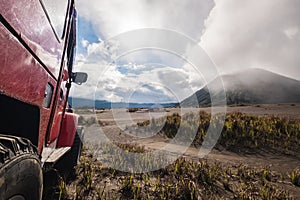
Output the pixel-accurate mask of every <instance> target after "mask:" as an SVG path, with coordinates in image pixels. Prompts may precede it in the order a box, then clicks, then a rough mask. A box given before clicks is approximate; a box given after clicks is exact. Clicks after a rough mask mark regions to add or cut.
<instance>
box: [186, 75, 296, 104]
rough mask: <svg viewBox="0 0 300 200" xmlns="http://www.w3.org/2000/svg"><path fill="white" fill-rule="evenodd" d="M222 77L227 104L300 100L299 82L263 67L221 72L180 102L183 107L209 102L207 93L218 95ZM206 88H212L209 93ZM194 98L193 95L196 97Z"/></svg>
mask: <svg viewBox="0 0 300 200" xmlns="http://www.w3.org/2000/svg"><path fill="white" fill-rule="evenodd" d="M220 78H221V79H222V80H223V83H224V89H225V92H226V100H227V104H229V105H230V104H243V103H246V104H263V103H264V104H265V103H300V81H297V80H294V79H290V78H288V77H284V76H281V75H279V74H275V73H272V72H269V71H266V70H262V69H248V70H245V71H241V72H238V73H235V74H230V75H223V76H221V77H218V78H217V79H215V80H213V81H212V82H210V83H209V84H208V85H209V87H208V86H205V87H203V88H202V89H200V90H198V91H197V92H196V93H195V94H193V95H192V96H190V97H188V98H187V99H185V100H183V101H182V106H192V105H193V106H195V105H197V102H196V101H197V100H198V103H199V105H210V103H211V100H210V93H212V94H213V95H217V96H218V95H220V93H221V91H222V88H221V87H220V86H218V85H217V83H218V82H219V79H220ZM208 88H213V89H212V91H210V92H209V90H208ZM195 97H196V98H195Z"/></svg>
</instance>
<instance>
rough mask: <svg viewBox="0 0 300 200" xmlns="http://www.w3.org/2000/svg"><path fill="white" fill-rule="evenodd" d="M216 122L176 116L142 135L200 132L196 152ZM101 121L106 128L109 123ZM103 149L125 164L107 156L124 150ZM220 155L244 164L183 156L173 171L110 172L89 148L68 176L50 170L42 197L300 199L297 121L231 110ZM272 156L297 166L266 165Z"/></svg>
mask: <svg viewBox="0 0 300 200" xmlns="http://www.w3.org/2000/svg"><path fill="white" fill-rule="evenodd" d="M210 119H211V116H210V114H208V113H206V112H200V120H199V118H198V117H197V116H195V114H189V113H187V114H185V115H183V116H180V115H179V114H177V113H170V115H169V116H167V118H166V120H163V119H162V118H157V119H153V120H144V121H139V122H137V124H136V126H137V127H139V128H142V129H138V130H145V131H147V129H151V128H153V127H154V128H155V127H162V129H161V130H160V132H159V135H160V136H162V137H166V138H169V139H173V138H174V137H175V135H176V133H177V131H178V129H179V127H181V128H182V129H183V130H185V131H186V132H187V133H188V132H189V131H191V130H192V131H195V129H196V133H197V134H196V137H195V138H194V139H193V142H192V147H193V148H198V147H199V146H201V144H202V142H203V139H204V137H205V135H206V131H207V129H208V127H209V125H211V126H216V125H217V123H219V120H218V119H217V120H214V123H216V124H210ZM81 120H83V121H82V122H81V123H83V124H86V125H87V126H89V125H92V124H93V123H96V122H97V120H96V119H93V118H85V119H81ZM101 123H102V125H103V120H102V121H101ZM162 123H163V124H162ZM192 124H193V125H192ZM179 139H180V138H179ZM115 144H116V145H117V146H118V147H119V148H121V149H123V150H125V151H126V152H143V153H145V152H146V153H147V152H151V151H152V149H149V148H145V147H144V146H141V145H137V144H136V143H128V142H126V143H124V142H123V143H122V141H119V142H115ZM102 150H103V151H102V154H103V156H102V158H103V159H110V162H112V163H118V162H122V157H119V158H118V157H114V156H109V155H116V154H118V153H119V152H116V151H119V150H118V149H116V148H113V147H111V146H109V145H107V144H102ZM214 151H216V152H218V154H220V155H222V154H223V153H224V152H230V153H232V155H237V156H239V157H243V161H239V162H233V161H231V160H226V159H224V160H223V159H207V158H203V159H199V158H195V157H189V156H182V157H181V158H179V159H178V160H176V161H175V162H174V163H172V164H170V165H169V166H167V167H165V168H162V169H159V170H156V171H153V172H147V173H140V174H139V173H125V172H121V171H118V170H115V169H113V168H110V167H108V166H107V165H106V164H105V162H104V160H103V159H101V158H99V157H96V156H95V152H94V150H93V148H90V147H88V146H86V147H85V149H84V152H83V156H82V157H81V163H80V165H79V166H78V167H77V168H76V170H75V172H74V173H73V174H71V176H69V178H64V176H63V175H59V174H58V173H56V172H52V174H51V175H50V176H51V177H52V180H53V179H54V183H53V184H47V185H49V186H47V187H46V189H45V191H44V199H299V198H300V121H299V119H297V118H288V117H275V116H254V115H250V114H243V113H239V112H237V113H229V114H227V115H226V118H225V123H224V128H223V131H222V134H221V137H220V138H219V140H218V143H217V145H216V147H215V150H214ZM107 155H108V156H107ZM256 155H263V156H265V160H266V162H257V163H254V164H253V163H251V164H250V162H248V160H251V159H252V160H254V161H255V158H256V157H255V156H256ZM273 157H276V159H277V160H275V161H274V162H276V161H281V162H285V160H286V161H287V162H288V160H287V159H288V158H291V159H293V160H296V166H295V167H293V168H283V167H281V168H280V166H279V167H277V168H276V167H274V166H273V165H272V164H270V163H268V162H267V160H271V159H273ZM221 158H222V157H221ZM147 159H148V160H147ZM160 159H165V158H164V156H163V155H162V156H161V157H160V158H159V159H157V160H151V158H150V157H149V158H148V157H147V156H146V157H145V160H146V161H148V162H149V163H151V164H153V165H155V164H156V163H159V162H160ZM297 160H298V162H297ZM297 163H298V164H297ZM123 164H124V165H126V164H128V165H130V163H125V162H124V163H123ZM278 168H279V169H278ZM53 174H54V175H55V176H54V175H53ZM53 177H55V178H53Z"/></svg>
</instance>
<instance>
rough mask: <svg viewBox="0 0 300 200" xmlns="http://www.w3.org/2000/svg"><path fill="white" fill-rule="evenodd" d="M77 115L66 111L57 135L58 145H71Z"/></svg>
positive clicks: (76, 124) (76, 123)
mask: <svg viewBox="0 0 300 200" xmlns="http://www.w3.org/2000/svg"><path fill="white" fill-rule="evenodd" d="M78 117H79V116H78V115H77V114H74V113H68V112H66V113H65V115H64V118H63V122H62V127H61V131H60V134H59V137H58V141H57V146H58V147H72V146H73V142H74V138H75V134H76V129H77V126H78Z"/></svg>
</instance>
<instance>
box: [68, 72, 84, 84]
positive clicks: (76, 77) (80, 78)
mask: <svg viewBox="0 0 300 200" xmlns="http://www.w3.org/2000/svg"><path fill="white" fill-rule="evenodd" d="M87 78H88V75H87V73H85V72H74V73H72V78H71V80H72V82H74V83H76V84H78V85H81V84H82V83H85V82H86V81H87Z"/></svg>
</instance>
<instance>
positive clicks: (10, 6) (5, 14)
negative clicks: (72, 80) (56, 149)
mask: <svg viewBox="0 0 300 200" xmlns="http://www.w3.org/2000/svg"><path fill="white" fill-rule="evenodd" d="M70 2H72V3H70V4H69V8H68V12H67V13H68V14H67V15H66V19H67V20H66V21H67V23H66V24H65V30H66V31H67V32H66V34H64V38H62V39H61V40H58V39H57V37H56V35H55V33H54V31H53V29H52V27H51V24H50V22H49V20H48V19H47V15H46V13H45V11H44V10H43V7H42V5H41V3H40V1H38V0H9V1H7V0H0V4H1V7H0V14H1V23H0V95H1V94H3V95H5V96H8V97H11V98H13V99H17V100H19V101H21V102H25V103H27V104H30V105H33V106H36V107H38V108H39V111H40V113H39V118H40V122H39V136H38V137H39V142H38V152H39V153H41V152H42V148H43V146H44V145H46V146H47V145H49V144H50V143H55V142H56V141H57V138H58V136H59V134H60V133H62V134H64V133H67V134H68V136H66V137H63V136H61V138H62V142H61V143H62V144H71V143H73V141H71V142H70V141H69V142H68V141H67V139H72V138H73V139H74V136H71V135H69V134H71V133H72V134H73V135H75V133H74V129H75V130H76V126H77V122H76V123H69V121H70V119H71V118H72V117H73V121H74V120H75V121H76V120H77V118H78V117H77V116H76V115H74V114H71V113H70V114H67V117H66V118H67V120H66V122H65V121H64V122H62V119H63V116H62V113H64V110H65V106H66V105H67V103H66V101H67V98H68V96H67V94H68V93H67V88H66V83H67V81H68V79H67V78H66V73H65V72H66V70H67V66H65V63H66V53H65V52H66V45H67V40H68V35H69V34H68V31H70V30H69V29H70V28H69V27H70V19H69V17H68V16H71V15H70V14H69V13H70V12H72V9H73V1H72V0H70ZM64 76H65V77H64ZM47 84H50V85H51V86H52V87H53V94H52V98H51V104H50V106H49V107H48V108H47V107H44V106H43V100H44V96H45V89H46V85H47ZM1 106H5V105H1ZM51 116H52V117H51ZM61 124H63V131H61ZM65 124H66V126H64V125H65ZM70 124H72V125H73V126H75V127H70V126H71V125H70ZM66 127H67V128H70V130H71V131H68V130H66V129H67V128H66ZM0 128H1V122H0ZM0 130H1V129H0ZM45 139H48V140H47V141H45Z"/></svg>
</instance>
